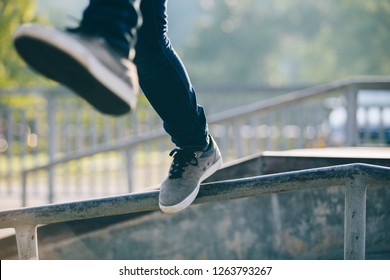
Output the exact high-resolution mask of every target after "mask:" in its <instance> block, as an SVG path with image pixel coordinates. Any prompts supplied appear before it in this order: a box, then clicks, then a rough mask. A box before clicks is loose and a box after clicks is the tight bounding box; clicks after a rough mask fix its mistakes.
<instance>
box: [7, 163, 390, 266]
mask: <svg viewBox="0 0 390 280" xmlns="http://www.w3.org/2000/svg"><path fill="white" fill-rule="evenodd" d="M389 182H390V168H387V167H381V166H377V165H368V164H359V163H355V164H347V165H338V166H331V167H322V168H315V169H306V170H301V171H293V172H285V173H279V174H272V175H263V176H256V177H250V178H242V179H235V180H228V181H220V182H214V183H207V184H202V185H201V188H200V192H199V195H198V197H197V198H196V200H195V202H194V203H195V204H198V203H210V202H216V201H225V200H231V199H237V198H244V197H252V196H261V195H267V194H273V193H280V192H291V191H300V190H305V189H309V188H321V187H330V186H345V190H346V191H345V224H344V259H364V258H365V234H366V189H367V187H370V188H371V187H379V186H380V187H382V186H385V185H388V184H389ZM158 194H159V191H158V190H155V191H149V192H143V193H133V194H128V195H121V196H111V197H104V198H99V199H91V200H84V201H76V202H70V203H61V204H49V205H43V206H37V207H29V208H20V209H14V210H8V211H2V212H0V228H14V229H15V232H16V240H17V247H18V253H19V259H38V242H37V226H38V225H43V224H51V223H59V222H65V221H74V220H81V219H90V218H96V217H104V216H113V215H120V214H125V213H135V212H143V211H151V210H158V209H159V206H158Z"/></svg>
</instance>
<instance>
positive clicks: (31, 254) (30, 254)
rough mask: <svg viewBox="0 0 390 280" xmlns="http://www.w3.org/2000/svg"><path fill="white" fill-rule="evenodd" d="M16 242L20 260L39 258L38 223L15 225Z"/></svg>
mask: <svg viewBox="0 0 390 280" xmlns="http://www.w3.org/2000/svg"><path fill="white" fill-rule="evenodd" d="M15 235H16V243H17V247H18V253H19V259H20V260H37V259H38V235H37V226H36V225H19V226H17V227H15Z"/></svg>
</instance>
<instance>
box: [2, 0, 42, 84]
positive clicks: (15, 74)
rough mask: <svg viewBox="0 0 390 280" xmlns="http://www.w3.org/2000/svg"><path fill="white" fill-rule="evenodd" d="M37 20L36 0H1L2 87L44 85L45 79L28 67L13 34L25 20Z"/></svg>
mask: <svg viewBox="0 0 390 280" xmlns="http://www.w3.org/2000/svg"><path fill="white" fill-rule="evenodd" d="M30 21H36V17H35V1H33V0H28V1H26V0H1V1H0V40H1V44H0V87H19V86H28V85H42V84H43V83H44V80H43V79H40V78H37V75H35V74H33V73H32V71H30V70H28V68H26V64H25V63H23V62H22V60H21V59H20V58H19V57H18V55H17V53H16V51H15V49H14V47H13V43H12V34H13V32H14V31H15V29H16V28H17V27H18V26H19V25H20V24H21V23H23V22H30Z"/></svg>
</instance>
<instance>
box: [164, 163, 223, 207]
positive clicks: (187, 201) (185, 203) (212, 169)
mask: <svg viewBox="0 0 390 280" xmlns="http://www.w3.org/2000/svg"><path fill="white" fill-rule="evenodd" d="M221 166H222V157H219V159H218V160H217V161H216V162H215V163H214V164H213V165H211V166H210V168H209V169H207V170H206V172H205V173H204V174H203V176H202V177H201V178H200V180H199V183H198V185H197V186H196V188H195V189H194V191H193V192H192V193H191V194H190V195H189V196H187V198H186V199H184V200H183V201H182V202H180V203H178V204H176V205H171V206H165V205H161V203H160V202H159V206H160V209H161V211H162V212H164V213H167V214H174V213H177V212H180V211H182V210H184V209H185V208H187V207H188V206H190V205H191V203H192V202H193V201H194V200H195V198H196V197H197V196H198V193H199V189H200V183H201V182H202V181H204V180H206V179H207V178H208V177H210V176H211V175H213V174H214V173H215V172H216V171H218V169H220V168H221Z"/></svg>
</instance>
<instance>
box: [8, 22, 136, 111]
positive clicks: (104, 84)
mask: <svg viewBox="0 0 390 280" xmlns="http://www.w3.org/2000/svg"><path fill="white" fill-rule="evenodd" d="M14 44H15V48H16V49H17V51H18V53H19V55H20V56H21V57H22V58H23V59H24V60H25V61H26V62H27V63H28V64H29V65H30V66H31V67H32V68H34V69H35V70H36V71H38V72H40V73H42V74H43V75H45V76H47V77H48V78H50V79H52V80H54V81H57V82H59V83H61V84H63V85H65V86H67V87H68V88H70V89H72V90H73V91H74V92H75V93H77V94H78V95H80V96H81V97H83V98H84V99H85V100H86V101H87V102H88V103H90V104H91V105H92V106H94V107H95V108H96V109H97V110H99V111H100V112H102V113H105V114H110V115H122V114H125V113H127V112H129V111H130V110H131V109H135V106H136V102H137V100H136V96H137V94H136V92H135V91H134V89H133V88H131V87H129V85H128V84H126V83H125V82H123V81H122V80H121V79H120V78H118V77H117V76H116V75H115V74H114V73H113V72H112V71H110V70H109V69H108V68H107V67H105V66H104V65H103V64H102V63H100V62H99V60H98V59H96V57H95V56H94V55H93V54H91V52H90V51H89V50H88V49H87V48H86V47H85V46H84V45H82V44H81V43H79V42H78V41H77V40H76V39H73V38H72V37H71V36H67V35H66V34H63V33H62V32H59V31H57V30H55V29H52V28H47V27H41V26H36V25H24V26H22V27H20V28H19V29H17V30H16V32H15V34H14ZM53 65H56V67H53ZM134 69H135V68H134Z"/></svg>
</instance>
